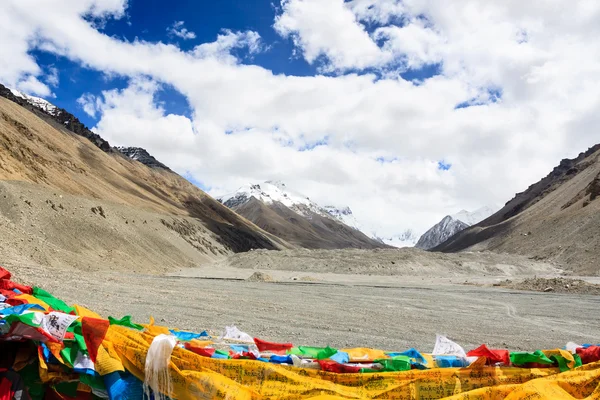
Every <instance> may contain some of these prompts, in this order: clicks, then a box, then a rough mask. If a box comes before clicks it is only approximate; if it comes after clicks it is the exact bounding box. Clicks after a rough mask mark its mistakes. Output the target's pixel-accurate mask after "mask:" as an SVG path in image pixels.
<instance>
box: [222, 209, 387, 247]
mask: <svg viewBox="0 0 600 400" xmlns="http://www.w3.org/2000/svg"><path fill="white" fill-rule="evenodd" d="M232 209H233V210H234V211H235V212H237V213H238V214H240V215H243V216H244V217H245V218H247V219H249V220H250V221H252V222H253V223H254V224H256V225H258V226H259V227H260V228H262V229H264V230H265V231H267V232H270V233H272V234H273V235H276V236H277V237H280V238H282V239H284V240H286V241H287V242H289V243H292V244H295V245H297V246H300V247H305V248H309V249H341V248H359V249H373V248H382V247H387V246H385V245H383V244H381V243H379V242H376V241H375V240H373V239H371V238H369V237H367V236H366V235H365V234H363V233H362V232H360V231H358V230H356V229H352V228H350V227H348V226H346V225H344V224H343V223H340V222H337V221H335V220H334V219H333V218H326V217H323V216H321V215H319V214H316V213H314V212H310V211H308V210H307V211H306V213H307V216H302V215H300V214H298V213H296V212H294V211H292V210H291V209H289V208H288V207H286V206H285V205H284V204H282V203H280V202H273V203H272V204H269V205H267V204H265V203H263V202H262V201H260V200H257V199H256V198H255V197H250V199H248V200H247V201H246V202H244V203H242V204H238V205H235V206H232Z"/></svg>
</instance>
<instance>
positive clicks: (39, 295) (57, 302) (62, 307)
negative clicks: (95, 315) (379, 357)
mask: <svg viewBox="0 0 600 400" xmlns="http://www.w3.org/2000/svg"><path fill="white" fill-rule="evenodd" d="M33 296H34V297H35V298H36V299H38V300H42V301H43V302H44V303H46V304H48V305H49V306H50V307H52V308H53V309H54V310H56V311H62V312H64V313H66V314H70V313H71V312H75V308H73V307H69V306H68V305H67V303H65V302H64V301H62V300H61V299H57V298H56V297H54V296H52V295H51V294H50V293H48V292H46V291H45V290H44V289H41V288H39V287H34V288H33Z"/></svg>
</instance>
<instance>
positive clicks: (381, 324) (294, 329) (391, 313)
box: [5, 260, 600, 351]
mask: <svg viewBox="0 0 600 400" xmlns="http://www.w3.org/2000/svg"><path fill="white" fill-rule="evenodd" d="M5 265H6V267H7V268H8V269H9V270H11V271H13V273H14V274H15V280H18V281H21V282H24V283H28V284H36V285H39V286H41V287H43V288H44V289H46V290H49V291H50V292H51V293H54V294H55V295H57V296H59V297H61V298H63V299H65V300H66V301H67V302H69V303H77V304H81V305H84V306H86V307H89V308H91V309H93V310H95V311H97V312H99V313H100V314H102V315H104V316H108V315H112V316H116V317H121V316H123V315H133V316H134V320H136V321H138V322H146V321H148V319H149V317H150V316H151V315H152V316H154V317H155V318H156V321H157V323H160V324H164V325H168V326H171V327H178V328H180V329H188V330H193V331H201V330H204V329H206V330H208V331H209V332H210V333H212V334H220V333H221V332H222V330H223V328H224V327H225V326H226V325H230V324H236V325H237V326H238V327H239V328H240V329H242V330H243V331H245V332H247V333H249V334H251V335H254V336H257V337H261V338H264V339H266V340H273V341H291V342H293V343H295V344H304V345H331V346H336V347H348V346H367V347H375V348H383V349H388V350H403V349H407V348H410V347H416V348H419V349H422V350H423V351H431V350H432V348H433V344H434V341H435V335H436V333H440V334H446V335H448V337H450V338H452V339H454V340H456V341H457V342H458V343H460V344H461V345H463V346H464V347H466V348H474V347H476V346H478V345H480V344H482V343H486V344H488V345H490V346H492V347H502V348H509V349H513V350H532V349H538V348H555V347H562V346H564V345H565V344H566V343H567V342H568V341H574V342H579V343H600V320H599V319H598V309H600V296H590V295H579V294H559V293H552V292H550V293H536V292H525V291H518V290H513V289H506V288H492V287H482V286H468V285H463V284H462V282H463V281H464V279H465V277H464V276H462V277H459V276H455V277H446V278H444V279H441V278H440V279H428V278H427V279H426V277H424V276H421V277H419V276H400V275H399V276H389V275H388V276H384V275H377V276H376V275H372V276H369V275H364V274H363V275H350V274H331V273H322V274H317V273H315V272H312V271H279V270H269V271H267V272H266V273H268V275H270V276H271V277H273V279H274V280H276V281H277V282H251V281H247V280H246V279H247V278H248V277H250V276H251V275H252V274H253V273H254V272H256V271H255V270H252V269H239V268H232V267H229V269H228V270H226V271H225V272H224V273H223V274H225V275H227V274H228V275H230V276H229V277H227V276H221V277H219V276H218V273H217V270H216V269H214V268H213V267H210V266H209V267H206V268H203V269H199V270H202V271H203V272H204V273H205V274H206V275H212V276H205V277H194V276H193V275H194V273H192V272H190V271H191V270H186V271H187V272H188V275H189V276H160V275H147V274H141V273H132V272H129V271H121V272H111V271H96V272H86V273H82V272H80V271H77V270H74V269H70V270H67V269H63V270H60V269H57V268H52V269H49V268H45V267H43V266H40V265H37V264H32V263H29V264H28V263H27V262H24V260H13V262H5ZM199 270H196V271H195V274H196V275H198V271H199ZM211 271H212V273H211ZM471 278H472V279H474V278H473V277H471ZM483 278H485V279H487V280H488V282H489V279H492V280H495V281H496V280H500V279H501V277H483ZM503 278H504V279H506V276H504V277H503ZM450 282H452V283H450Z"/></svg>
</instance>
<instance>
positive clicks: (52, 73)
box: [45, 67, 60, 87]
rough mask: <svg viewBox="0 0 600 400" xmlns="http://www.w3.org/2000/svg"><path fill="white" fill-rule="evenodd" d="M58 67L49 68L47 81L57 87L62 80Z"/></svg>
mask: <svg viewBox="0 0 600 400" xmlns="http://www.w3.org/2000/svg"><path fill="white" fill-rule="evenodd" d="M59 78H60V77H59V73H58V69H57V68H56V67H50V68H48V73H47V74H46V77H45V79H46V83H47V84H48V85H50V86H52V87H57V86H58V83H59V82H60V79H59Z"/></svg>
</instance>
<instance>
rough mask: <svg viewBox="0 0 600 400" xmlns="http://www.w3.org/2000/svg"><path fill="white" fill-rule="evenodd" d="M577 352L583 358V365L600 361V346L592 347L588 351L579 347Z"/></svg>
mask: <svg viewBox="0 0 600 400" xmlns="http://www.w3.org/2000/svg"><path fill="white" fill-rule="evenodd" d="M576 351H577V354H579V357H581V363H582V364H589V363H592V362H596V361H600V346H590V347H588V348H587V349H584V348H583V347H578V348H577V350H576Z"/></svg>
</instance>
